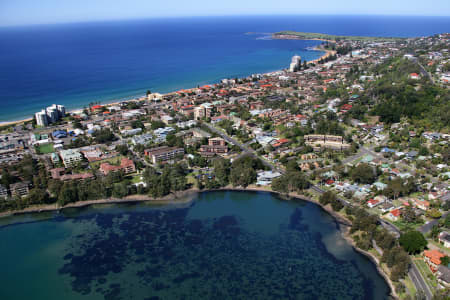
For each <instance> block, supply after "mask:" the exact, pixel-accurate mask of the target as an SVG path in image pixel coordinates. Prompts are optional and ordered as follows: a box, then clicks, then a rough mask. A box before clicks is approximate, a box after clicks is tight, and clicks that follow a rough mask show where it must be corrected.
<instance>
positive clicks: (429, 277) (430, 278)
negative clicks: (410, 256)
mask: <svg viewBox="0 0 450 300" xmlns="http://www.w3.org/2000/svg"><path fill="white" fill-rule="evenodd" d="M414 263H415V264H416V266H417V268H418V269H419V271H420V273H421V274H422V277H423V278H424V279H425V281H426V282H427V283H428V285H429V286H430V287H437V280H436V277H435V276H434V275H433V273H432V272H431V270H430V268H429V267H428V265H427V264H426V263H425V262H424V261H423V260H422V257H420V256H419V259H417V260H414Z"/></svg>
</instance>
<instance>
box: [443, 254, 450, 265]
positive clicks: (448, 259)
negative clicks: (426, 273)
mask: <svg viewBox="0 0 450 300" xmlns="http://www.w3.org/2000/svg"><path fill="white" fill-rule="evenodd" d="M449 264H450V257H448V256H447V255H446V256H444V257H442V258H441V265H443V266H448V265H449Z"/></svg>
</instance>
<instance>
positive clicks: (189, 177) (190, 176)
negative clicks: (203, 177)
mask: <svg viewBox="0 0 450 300" xmlns="http://www.w3.org/2000/svg"><path fill="white" fill-rule="evenodd" d="M186 181H187V183H188V184H192V185H193V186H195V185H196V184H197V180H196V179H195V177H194V173H190V174H188V175H187V176H186Z"/></svg>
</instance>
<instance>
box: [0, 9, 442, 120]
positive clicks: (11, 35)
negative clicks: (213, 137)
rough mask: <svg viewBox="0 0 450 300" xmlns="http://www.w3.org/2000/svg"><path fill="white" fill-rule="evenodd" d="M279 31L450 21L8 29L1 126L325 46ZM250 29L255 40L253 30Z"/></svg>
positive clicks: (284, 60) (292, 20)
mask: <svg viewBox="0 0 450 300" xmlns="http://www.w3.org/2000/svg"><path fill="white" fill-rule="evenodd" d="M281 30H297V31H305V32H321V33H329V34H342V35H366V36H398V37H416V36H425V35H432V34H436V33H442V32H449V31H450V18H449V17H393V16H390V17H386V16H272V17H269V16H259V17H255V16H252V17H246V16H240V17H196V18H172V19H150V20H133V21H110V22H92V23H75V24H56V25H35V26H19V27H3V28H0V66H1V68H0V122H3V121H11V120H17V119H22V118H26V117H31V116H32V115H33V113H34V112H36V111H39V110H40V109H42V108H44V107H46V106H48V105H51V104H53V103H56V104H63V105H65V106H66V107H67V108H69V109H73V108H82V107H83V106H87V105H88V104H89V103H91V102H102V103H107V102H111V101H113V100H119V99H129V98H132V97H134V96H138V95H142V94H144V93H145V91H146V90H148V89H149V90H151V91H153V92H160V93H166V92H171V91H176V90H178V89H183V88H190V87H195V86H197V85H203V84H210V83H216V82H218V81H220V80H221V79H223V78H234V77H241V76H248V75H250V74H254V73H265V72H270V71H274V70H279V69H282V68H286V67H288V65H289V62H290V59H291V57H292V56H293V55H295V54H298V55H300V56H302V58H303V59H304V60H313V59H316V58H318V57H320V56H321V54H322V52H320V51H314V50H311V49H312V48H313V47H314V46H315V45H318V44H319V43H320V42H318V41H286V40H272V39H270V33H273V32H277V31H281ZM250 33H251V34H250Z"/></svg>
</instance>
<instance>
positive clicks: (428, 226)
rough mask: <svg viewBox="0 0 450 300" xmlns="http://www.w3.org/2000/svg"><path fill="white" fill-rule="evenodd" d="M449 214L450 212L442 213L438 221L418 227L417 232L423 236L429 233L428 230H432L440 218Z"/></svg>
mask: <svg viewBox="0 0 450 300" xmlns="http://www.w3.org/2000/svg"><path fill="white" fill-rule="evenodd" d="M449 213H450V211H447V212H445V213H443V214H442V217H440V218H439V219H436V220H433V221H430V222H428V223H427V224H424V225H422V226H420V227H419V228H417V230H418V231H420V232H421V233H423V234H425V233H428V232H430V230H431V229H432V228H433V226H434V225H437V224H438V223H439V220H440V219H442V218H445V217H446V216H447V215H448V214H449Z"/></svg>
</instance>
